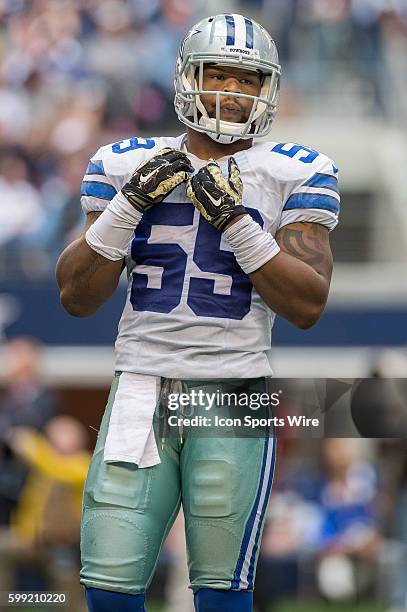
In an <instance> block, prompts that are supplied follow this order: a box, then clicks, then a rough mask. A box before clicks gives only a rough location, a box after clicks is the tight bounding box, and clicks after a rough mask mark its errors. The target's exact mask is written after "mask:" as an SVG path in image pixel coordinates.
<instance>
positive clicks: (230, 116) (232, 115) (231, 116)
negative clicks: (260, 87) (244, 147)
mask: <svg viewBox="0 0 407 612" xmlns="http://www.w3.org/2000/svg"><path fill="white" fill-rule="evenodd" d="M208 115H209V117H210V118H211V119H216V110H215V109H213V110H210V111H209V112H208ZM247 119H248V116H246V113H244V112H243V111H241V110H230V109H221V110H220V120H221V121H227V122H229V123H246V121H247Z"/></svg>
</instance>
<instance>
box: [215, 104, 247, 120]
mask: <svg viewBox="0 0 407 612" xmlns="http://www.w3.org/2000/svg"><path fill="white" fill-rule="evenodd" d="M220 114H221V116H222V118H226V117H231V118H236V117H240V116H241V114H242V109H241V108H240V106H239V105H238V104H233V103H231V102H227V103H226V104H222V105H221V107H220Z"/></svg>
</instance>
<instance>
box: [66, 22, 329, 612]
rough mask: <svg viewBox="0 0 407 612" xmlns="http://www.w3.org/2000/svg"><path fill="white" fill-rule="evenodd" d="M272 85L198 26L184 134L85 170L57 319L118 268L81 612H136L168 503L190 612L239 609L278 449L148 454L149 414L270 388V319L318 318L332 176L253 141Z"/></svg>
mask: <svg viewBox="0 0 407 612" xmlns="http://www.w3.org/2000/svg"><path fill="white" fill-rule="evenodd" d="M280 73H281V69H280V65H279V61H278V54H277V50H276V46H275V43H274V41H273V39H272V38H271V36H270V35H269V34H268V32H267V31H266V30H265V29H264V28H263V27H262V26H261V25H259V24H258V23H256V22H255V21H253V20H252V19H249V18H247V17H243V16H241V15H237V14H231V15H223V14H222V15H216V16H214V17H209V18H206V19H203V20H202V21H200V22H199V23H197V24H196V26H195V27H193V28H192V29H191V31H190V32H189V33H188V34H187V36H186V38H185V39H184V41H183V43H182V45H181V48H180V50H179V54H178V57H177V60H176V70H175V110H176V113H177V114H178V117H179V119H180V120H181V121H182V122H183V123H184V124H185V125H186V126H187V130H186V133H185V134H182V135H180V136H176V137H164V138H161V137H160V138H145V139H144V138H137V137H132V138H129V139H128V140H124V141H121V142H116V143H114V144H109V145H106V146H103V147H101V148H100V149H99V150H98V151H97V152H96V153H95V155H94V156H93V158H92V159H91V161H90V163H89V165H88V168H87V171H86V176H85V178H84V182H83V185H82V205H83V208H84V210H85V212H86V213H87V223H86V227H85V229H84V232H83V234H82V236H81V237H80V238H78V239H77V240H75V241H74V242H73V243H72V244H71V245H70V246H68V247H67V248H66V249H65V251H64V252H63V253H62V255H61V257H60V260H59V262H58V265H57V280H58V284H59V287H60V290H61V300H62V304H63V305H64V307H65V308H66V310H67V311H68V312H69V313H71V314H72V315H75V316H88V315H91V314H92V313H94V312H95V311H96V310H97V309H98V308H99V307H100V306H101V305H102V304H103V303H104V302H105V301H106V300H107V299H108V298H109V297H110V296H111V295H112V293H113V292H114V291H115V289H116V287H117V285H118V281H119V277H120V274H121V271H122V269H123V267H124V266H126V268H127V275H128V281H129V283H128V292H127V301H126V305H125V307H124V312H123V315H122V318H121V320H120V324H119V331H118V336H117V341H116V370H117V372H116V376H115V379H114V382H113V385H112V389H111V393H110V396H109V400H108V405H107V408H106V411H105V415H104V418H103V421H102V425H101V429H100V433H99V436H98V441H97V445H96V448H95V453H94V456H93V460H92V463H91V466H90V470H89V474H88V479H87V483H86V487H85V493H84V512H83V527H82V545H81V546H82V572H81V582H82V584H83V585H84V586H85V587H86V596H87V601H88V606H89V610H91V611H95V612H103V611H105V610H106V611H109V612H111V611H112V610H120V611H121V612H125V611H127V610H132V611H136V610H137V611H142V610H145V591H146V588H147V587H148V585H149V582H150V580H151V577H152V574H153V571H154V567H155V564H156V561H157V557H158V554H159V551H160V548H161V546H162V543H163V541H164V539H165V537H166V535H167V533H168V531H169V529H170V527H171V525H172V523H173V521H174V518H175V517H176V515H177V513H178V510H179V506H180V503H181V501H182V505H183V511H184V515H185V529H186V539H187V547H188V562H189V575H190V582H191V588H192V589H193V592H194V603H195V608H196V610H197V612H210V611H216V612H247V611H249V610H251V609H252V591H253V585H254V576H255V568H256V562H257V556H258V551H259V544H260V538H261V533H262V528H263V522H264V515H265V510H266V506H267V502H268V498H269V495H270V489H271V483H272V478H273V471H274V463H275V443H274V439H273V437H272V436H268V435H266V434H263V436H260V435H259V436H258V437H255V438H239V439H237V438H233V437H222V434H219V435H216V432H213V433H214V435H212V436H206V437H200V436H192V435H188V434H187V435H181V434H182V432H180V433H179V435H173V436H171V437H166V438H165V439H163V440H162V442H160V443H159V444H158V445H157V444H156V441H157V439H158V426H159V421H160V418H161V417H160V414H162V413H160V411H156V412H154V408H155V406H156V404H157V405H160V404H161V406H162V405H163V404H165V397H166V396H167V397H168V396H169V395H168V394H169V393H175V391H176V390H178V392H179V390H180V389H182V390H183V391H184V392H186V393H189V394H190V395H191V393H192V392H193V391H195V392H196V393H197V392H199V391H202V390H203V391H205V393H207V394H208V395H210V393H217V392H218V391H222V392H225V393H228V392H231V391H233V390H236V389H237V388H242V384H243V385H244V390H245V393H248V394H250V393H252V392H256V393H258V392H262V391H264V390H266V389H267V386H266V385H267V378H268V377H270V376H271V375H272V371H271V367H270V350H271V328H272V325H273V321H274V318H275V315H276V313H277V314H279V315H281V316H282V317H284V318H285V319H287V320H288V321H290V322H292V323H293V324H294V325H296V326H297V327H299V328H301V329H306V328H309V327H310V326H312V325H313V324H314V323H315V322H316V321H317V320H318V318H319V317H320V315H321V313H322V311H323V309H324V305H325V302H326V299H327V296H328V290H329V284H330V277H331V270H332V256H331V251H330V247H329V239H328V235H329V232H330V230H332V229H333V228H334V227H335V225H336V223H337V216H338V211H339V195H338V179H337V169H336V167H335V165H334V164H333V163H332V161H331V160H330V159H329V158H328V157H326V156H325V155H323V154H322V153H319V152H317V151H315V150H313V149H311V148H308V147H306V146H302V145H299V144H295V143H279V142H271V141H269V140H267V139H264V138H263V137H264V136H266V135H267V134H268V133H269V131H270V129H271V125H272V122H273V118H274V115H275V112H276V106H277V99H278V91H279V82H280ZM207 408H208V406H207ZM184 433H185V432H184ZM157 446H158V448H157ZM271 579H272V577H271Z"/></svg>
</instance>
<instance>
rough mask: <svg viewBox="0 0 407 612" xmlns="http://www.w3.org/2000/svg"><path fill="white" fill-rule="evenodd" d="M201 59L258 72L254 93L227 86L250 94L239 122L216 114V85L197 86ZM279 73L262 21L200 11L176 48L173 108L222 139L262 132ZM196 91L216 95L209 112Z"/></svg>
mask: <svg viewBox="0 0 407 612" xmlns="http://www.w3.org/2000/svg"><path fill="white" fill-rule="evenodd" d="M207 64H216V65H219V66H228V67H231V66H235V67H236V68H242V69H244V70H254V71H257V72H260V74H261V79H262V80H261V84H262V85H261V91H260V95H259V96H251V95H247V94H241V93H235V92H228V96H232V97H241V98H251V99H252V100H253V106H252V109H251V112H250V116H249V118H248V119H247V121H246V122H245V123H232V122H229V121H222V120H221V119H220V96H221V95H222V91H206V90H205V91H204V90H203V88H202V83H203V69H204V67H205V65H207ZM280 75H281V66H280V65H279V63H278V53H277V48H276V45H275V43H274V41H273V39H272V38H271V36H270V34H269V33H268V32H267V31H266V30H265V29H264V28H263V26H261V25H260V24H259V23H256V22H255V21H253V20H252V19H249V18H248V17H243V16H242V15H236V14H232V15H216V16H215V17H206V18H205V19H202V21H199V22H198V23H197V24H196V25H195V26H194V27H193V28H192V29H191V30H190V31H189V32H188V34H187V35H186V37H185V38H184V40H183V42H182V44H181V47H180V49H179V53H178V57H177V61H176V66H175V81H174V83H175V100H174V105H175V111H176V113H177V115H178V118H179V120H180V121H182V123H185V125H187V126H189V127H191V128H193V129H194V130H197V131H199V132H205V133H206V134H208V136H210V137H211V138H212V139H213V140H215V141H216V142H220V143H223V144H230V143H232V142H235V141H236V140H240V139H241V138H259V137H262V136H266V134H268V133H269V132H270V130H271V124H272V122H273V119H274V115H275V113H276V107H277V99H278V91H279V85H280ZM202 94H214V95H215V96H216V115H215V117H213V118H212V117H209V116H208V113H207V112H206V110H205V107H204V105H203V104H202V100H201V95H202Z"/></svg>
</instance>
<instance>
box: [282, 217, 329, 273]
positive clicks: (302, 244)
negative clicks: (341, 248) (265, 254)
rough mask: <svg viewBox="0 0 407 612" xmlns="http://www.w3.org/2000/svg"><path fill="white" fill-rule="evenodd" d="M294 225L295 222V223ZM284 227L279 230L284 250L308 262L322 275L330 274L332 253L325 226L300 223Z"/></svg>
mask: <svg viewBox="0 0 407 612" xmlns="http://www.w3.org/2000/svg"><path fill="white" fill-rule="evenodd" d="M293 225H294V224H293ZM295 225H296V226H297V228H298V229H297V228H295V229H294V228H293V226H289V225H288V226H286V227H283V228H282V229H281V230H280V231H279V232H278V235H277V237H278V243H279V246H280V248H281V250H282V251H284V252H285V253H288V254H289V255H292V256H293V257H296V258H297V259H300V260H301V261H303V262H304V263H306V264H308V265H309V266H311V267H312V268H314V270H316V272H318V273H319V274H322V276H328V277H329V276H330V274H331V270H332V255H331V250H330V248H329V243H328V242H327V233H326V230H325V228H323V227H322V226H320V225H318V224H317V223H301V224H300V223H298V224H295Z"/></svg>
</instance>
